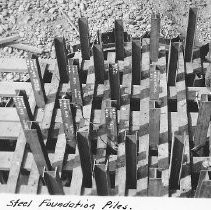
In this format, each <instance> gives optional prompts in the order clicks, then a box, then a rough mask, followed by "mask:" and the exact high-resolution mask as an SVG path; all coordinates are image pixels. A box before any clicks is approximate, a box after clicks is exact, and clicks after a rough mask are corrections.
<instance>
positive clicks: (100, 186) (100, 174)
mask: <svg viewBox="0 0 211 210" xmlns="http://www.w3.org/2000/svg"><path fill="white" fill-rule="evenodd" d="M94 174H95V180H96V186H97V194H98V195H100V196H106V195H109V189H110V179H109V174H108V164H107V163H106V164H99V163H95V165H94Z"/></svg>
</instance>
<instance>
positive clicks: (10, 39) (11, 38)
mask: <svg viewBox="0 0 211 210" xmlns="http://www.w3.org/2000/svg"><path fill="white" fill-rule="evenodd" d="M17 39H20V35H13V36H9V37H3V38H1V39H0V45H2V44H7V43H9V42H13V41H16V40H17Z"/></svg>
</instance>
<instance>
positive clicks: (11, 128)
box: [0, 122, 21, 140]
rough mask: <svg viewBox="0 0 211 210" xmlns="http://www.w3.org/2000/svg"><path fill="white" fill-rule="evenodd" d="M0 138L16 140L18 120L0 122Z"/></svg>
mask: <svg viewBox="0 0 211 210" xmlns="http://www.w3.org/2000/svg"><path fill="white" fill-rule="evenodd" d="M0 128H1V135H0V139H8V140H17V138H18V136H19V133H20V128H21V125H20V123H18V122H0Z"/></svg>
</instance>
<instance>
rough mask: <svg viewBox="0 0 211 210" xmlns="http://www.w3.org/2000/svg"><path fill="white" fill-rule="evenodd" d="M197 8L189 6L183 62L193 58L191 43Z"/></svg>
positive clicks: (193, 35) (192, 42)
mask: <svg viewBox="0 0 211 210" xmlns="http://www.w3.org/2000/svg"><path fill="white" fill-rule="evenodd" d="M197 10H198V9H197V8H190V10H189V17H188V29H187V34H186V39H185V58H184V59H185V62H191V61H192V58H193V45H194V37H195V30H196V22H197Z"/></svg>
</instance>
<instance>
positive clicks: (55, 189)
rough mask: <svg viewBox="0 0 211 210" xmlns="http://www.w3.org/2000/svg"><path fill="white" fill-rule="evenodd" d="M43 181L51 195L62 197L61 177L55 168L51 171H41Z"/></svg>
mask: <svg viewBox="0 0 211 210" xmlns="http://www.w3.org/2000/svg"><path fill="white" fill-rule="evenodd" d="M43 179H44V181H45V183H46V186H47V188H48V191H49V193H50V194H51V195H64V194H65V193H64V189H63V185H62V180H61V177H60V176H59V171H58V169H57V168H55V170H53V171H47V170H45V169H44V171H43Z"/></svg>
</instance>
